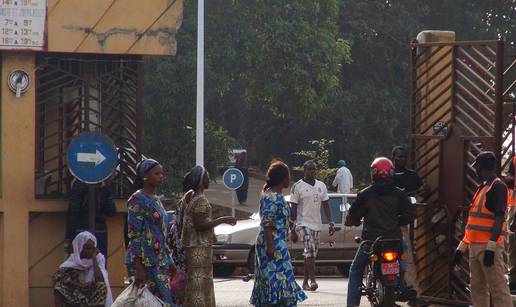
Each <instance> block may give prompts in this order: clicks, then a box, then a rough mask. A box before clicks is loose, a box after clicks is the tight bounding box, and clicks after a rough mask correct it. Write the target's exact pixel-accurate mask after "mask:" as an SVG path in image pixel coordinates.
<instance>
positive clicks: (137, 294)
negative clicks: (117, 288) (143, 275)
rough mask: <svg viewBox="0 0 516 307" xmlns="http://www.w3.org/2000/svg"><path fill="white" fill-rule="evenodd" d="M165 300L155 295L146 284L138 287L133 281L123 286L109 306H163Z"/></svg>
mask: <svg viewBox="0 0 516 307" xmlns="http://www.w3.org/2000/svg"><path fill="white" fill-rule="evenodd" d="M164 306H167V304H166V303H165V302H163V301H162V300H160V299H159V298H157V297H155V296H154V294H152V293H151V292H150V290H149V289H147V285H145V286H143V287H141V288H138V287H136V286H135V285H134V283H132V284H130V285H129V287H127V288H125V290H124V291H122V293H120V295H119V296H118V297H117V298H116V301H115V302H114V303H113V305H111V307H164Z"/></svg>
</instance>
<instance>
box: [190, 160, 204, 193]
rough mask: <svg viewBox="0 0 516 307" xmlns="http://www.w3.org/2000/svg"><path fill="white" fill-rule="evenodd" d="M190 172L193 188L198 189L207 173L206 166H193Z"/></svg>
mask: <svg viewBox="0 0 516 307" xmlns="http://www.w3.org/2000/svg"><path fill="white" fill-rule="evenodd" d="M190 174H191V175H192V188H193V189H194V190H196V189H198V188H199V187H200V186H201V184H202V181H203V178H204V175H206V169H205V168H204V166H201V165H196V166H194V167H193V168H192V170H191V171H190Z"/></svg>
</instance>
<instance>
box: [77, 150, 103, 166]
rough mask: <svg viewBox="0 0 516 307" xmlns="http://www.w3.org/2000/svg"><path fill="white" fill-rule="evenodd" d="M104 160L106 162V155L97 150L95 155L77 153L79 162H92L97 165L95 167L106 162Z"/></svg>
mask: <svg viewBox="0 0 516 307" xmlns="http://www.w3.org/2000/svg"><path fill="white" fill-rule="evenodd" d="M104 160H106V157H104V155H103V154H102V153H101V152H100V151H98V150H95V153H87V152H78V153H77V162H90V163H95V166H97V165H99V164H100V163H102V162H104Z"/></svg>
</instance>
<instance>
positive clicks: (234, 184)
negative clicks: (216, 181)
mask: <svg viewBox="0 0 516 307" xmlns="http://www.w3.org/2000/svg"><path fill="white" fill-rule="evenodd" d="M222 180H223V182H224V186H226V188H228V189H230V190H236V189H238V188H240V187H241V186H242V184H243V183H244V174H242V172H241V171H240V170H239V169H238V168H234V167H232V168H228V169H227V170H226V171H225V172H224V175H222Z"/></svg>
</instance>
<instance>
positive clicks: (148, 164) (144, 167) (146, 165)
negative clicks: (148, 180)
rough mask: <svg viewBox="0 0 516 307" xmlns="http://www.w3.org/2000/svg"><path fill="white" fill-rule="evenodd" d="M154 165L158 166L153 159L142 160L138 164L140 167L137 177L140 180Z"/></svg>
mask: <svg viewBox="0 0 516 307" xmlns="http://www.w3.org/2000/svg"><path fill="white" fill-rule="evenodd" d="M156 165H159V162H158V161H156V160H154V159H145V160H143V161H142V162H140V167H139V168H138V175H139V176H140V177H142V178H143V177H145V174H146V173H147V172H148V171H150V170H151V169H152V168H153V167H154V166H156Z"/></svg>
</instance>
